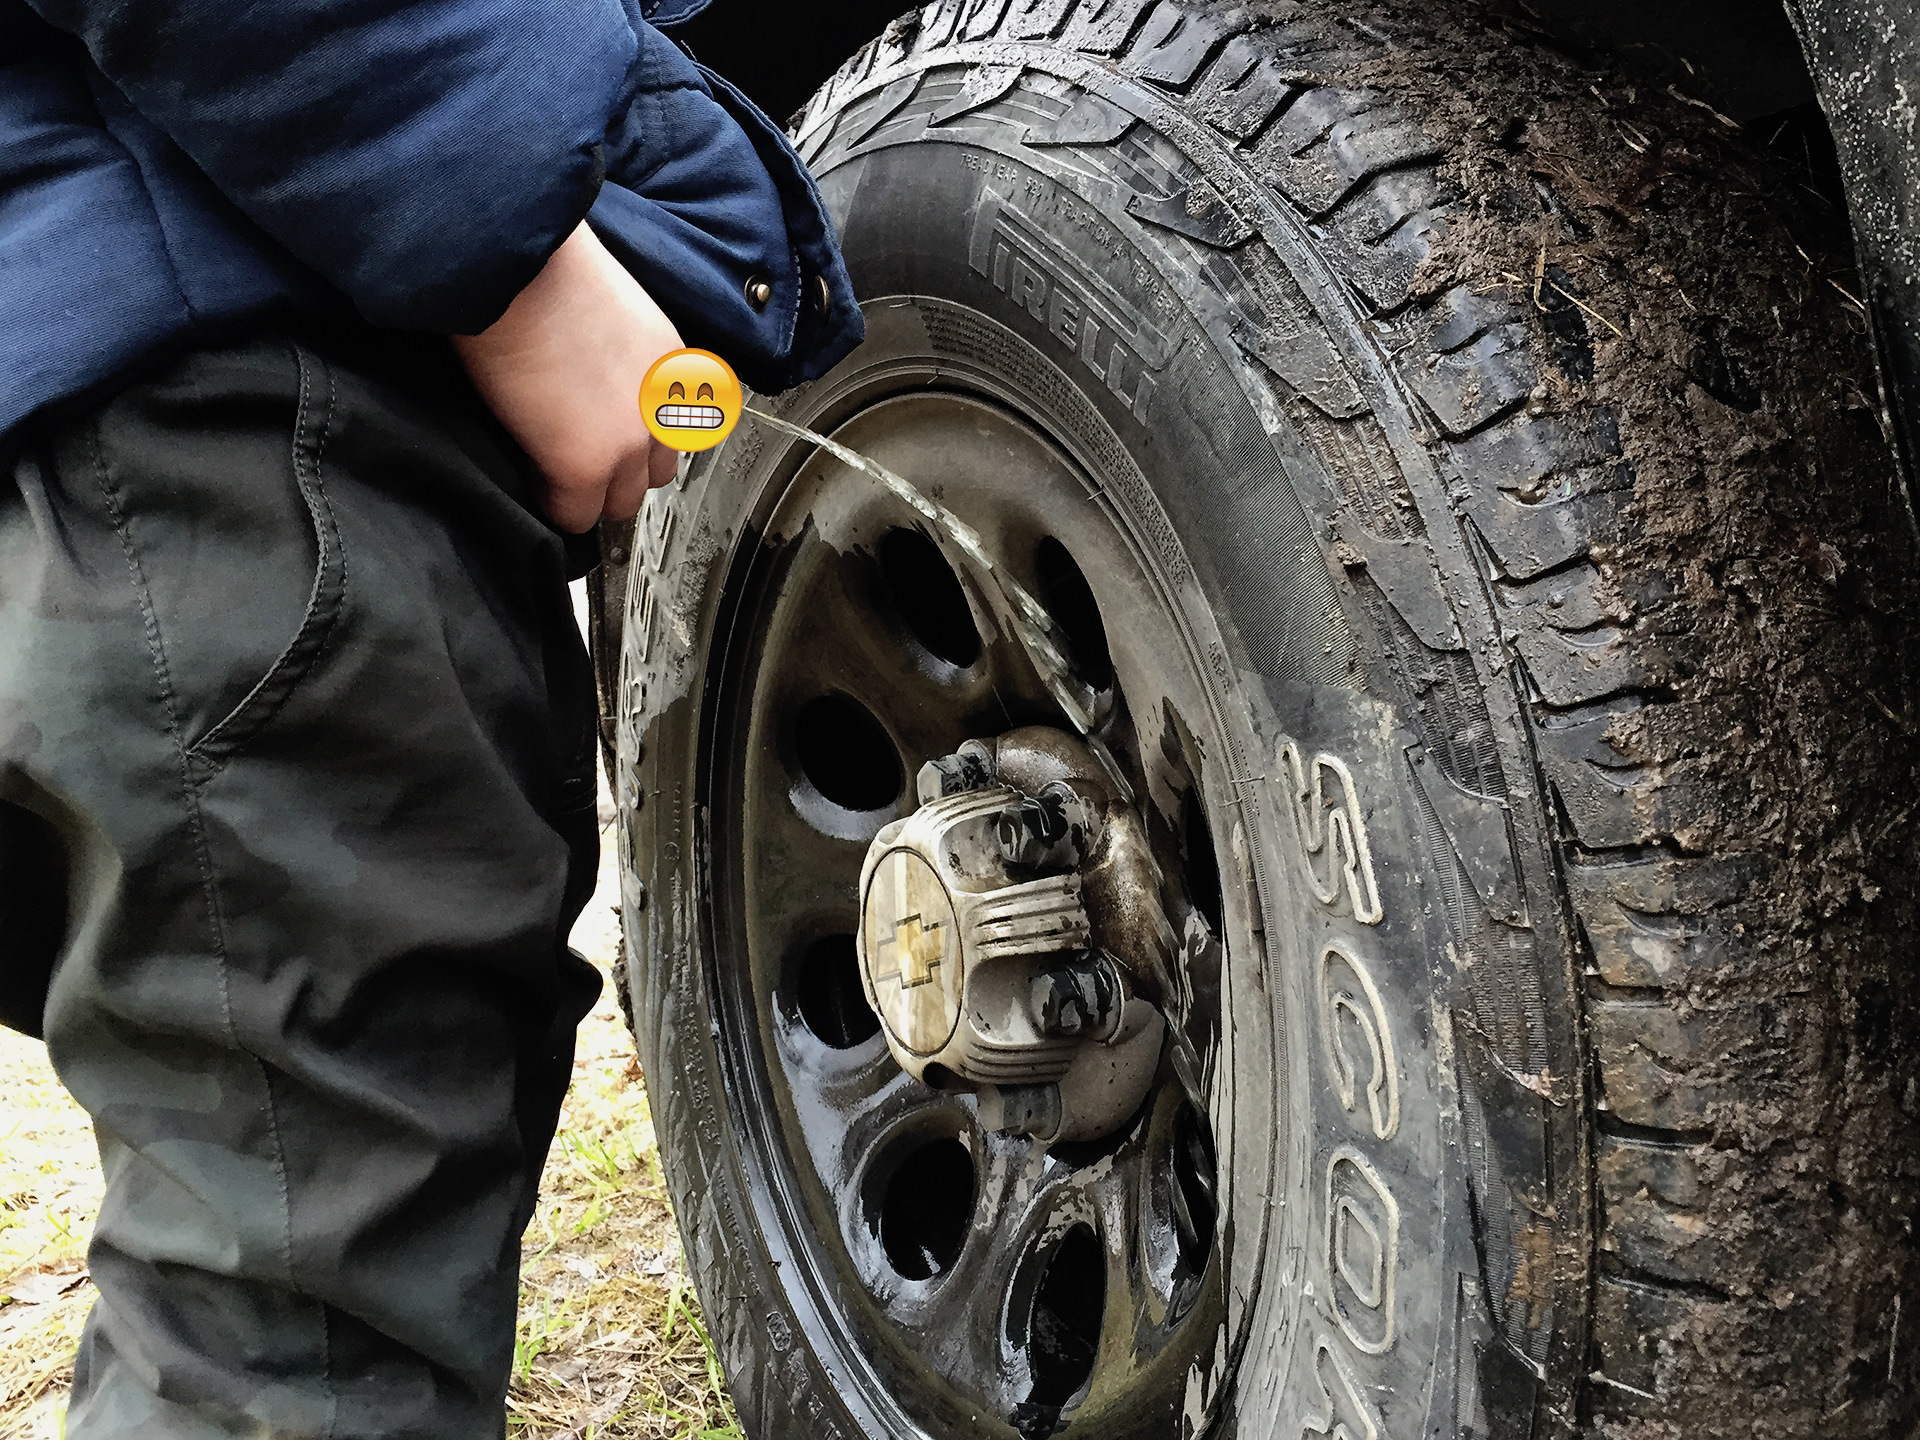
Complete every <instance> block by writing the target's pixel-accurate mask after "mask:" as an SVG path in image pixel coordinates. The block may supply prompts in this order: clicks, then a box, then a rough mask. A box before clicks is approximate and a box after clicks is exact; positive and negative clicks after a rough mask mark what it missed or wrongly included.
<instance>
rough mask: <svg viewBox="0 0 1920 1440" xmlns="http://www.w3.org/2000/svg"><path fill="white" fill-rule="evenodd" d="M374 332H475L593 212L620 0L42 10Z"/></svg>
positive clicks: (336, 0)
mask: <svg viewBox="0 0 1920 1440" xmlns="http://www.w3.org/2000/svg"><path fill="white" fill-rule="evenodd" d="M29 3H30V4H31V5H32V6H33V8H35V9H36V10H38V11H39V12H40V13H41V14H42V15H43V16H44V17H45V18H46V19H47V20H48V21H50V22H51V23H52V24H54V25H56V26H58V27H59V28H61V29H63V30H66V31H68V32H69V33H71V34H73V35H76V36H78V37H79V38H80V39H81V40H82V42H83V43H84V44H85V45H86V47H87V49H88V51H89V53H90V54H91V55H92V57H93V60H94V63H95V64H96V65H97V66H98V68H99V69H100V71H101V73H102V74H103V75H105V76H106V78H107V79H108V80H109V81H110V82H111V83H112V84H113V85H114V86H116V87H117V88H118V89H119V90H120V91H121V92H122V93H123V94H124V95H125V96H126V98H127V99H128V100H129V101H130V102H131V103H132V104H133V106H134V107H135V108H136V109H138V110H139V111H140V112H141V113H142V114H143V115H145V116H146V117H147V119H148V120H150V121H151V122H153V123H154V124H155V125H157V126H159V127H160V128H161V129H162V130H164V131H165V132H166V133H167V134H168V135H169V136H171V137H172V139H173V140H174V141H175V142H176V143H177V144H178V145H179V146H180V147H181V149H182V150H184V151H185V152H186V154H187V155H188V156H189V157H190V158H191V159H192V160H193V161H194V163H195V164H196V165H198V166H199V167H200V169H202V170H203V171H204V172H205V173H206V174H207V176H208V177H209V178H210V179H211V180H212V181H213V183H214V184H215V185H216V186H217V187H218V188H219V189H220V190H221V191H222V192H223V193H224V194H226V195H227V197H228V198H229V199H231V200H232V201H233V202H234V203H235V204H236V205H238V206H239V207H240V209H241V210H242V211H244V212H245V213H246V214H247V216H248V217H249V218H250V219H251V220H252V221H253V222H254V223H255V224H257V225H258V226H259V227H260V228H261V229H262V230H264V231H265V232H266V233H267V234H268V235H270V236H272V237H273V238H274V239H275V240H277V241H278V242H279V243H280V244H281V245H283V246H285V247H286V249H287V250H288V251H290V252H291V253H292V254H293V255H295V256H296V257H297V258H298V259H300V260H301V261H302V262H303V263H305V264H306V265H308V266H310V267H311V268H312V269H314V270H315V271H317V272H318V273H319V274H320V275H322V276H323V277H325V278H326V279H327V280H328V281H329V282H331V283H332V284H333V285H334V286H336V287H337V288H339V289H340V290H341V291H343V292H345V294H346V295H347V296H348V297H349V298H350V299H351V300H352V301H353V302H354V304H355V305H356V306H357V307H358V308H359V310H360V312H361V313H362V314H363V315H365V316H366V317H367V319H369V320H371V321H372V322H373V323H375V324H377V325H384V326H389V327H394V328H405V329H421V330H433V331H439V332H441V333H450V334H459V333H466V334H471V333H473V332H475V331H478V330H481V329H484V328H485V327H486V326H487V325H489V324H491V323H492V322H493V321H494V320H495V319H497V318H498V317H499V315H500V313H501V312H502V311H504V310H505V309H506V307H507V305H508V303H509V302H510V301H511V300H512V299H513V297H514V296H515V295H516V294H518V293H519V291H520V290H521V289H522V287H524V286H525V285H526V283H527V282H528V281H529V280H531V279H532V278H533V276H534V275H535V274H537V273H538V272H539V269H540V267H541V265H543V264H544V263H545V261H546V259H547V257H548V256H549V255H550V254H552V252H553V250H554V249H555V248H556V247H557V246H558V245H559V243H560V242H561V241H562V240H563V239H565V238H566V236H567V235H568V233H569V232H571V231H572V229H573V228H574V226H575V225H577V224H578V223H579V222H580V220H581V219H582V218H583V217H584V216H585V215H586V214H587V212H588V210H589V208H590V207H591V206H592V205H593V202H594V199H595V197H596V195H597V194H598V192H599V189H600V184H601V180H602V178H603V174H604V165H605V142H606V138H607V131H608V125H609V122H610V120H612V119H613V118H614V116H615V115H616V114H617V113H618V112H619V110H620V109H621V107H622V105H623V103H624V102H625V100H626V97H627V95H628V92H629V72H630V70H631V68H632V66H633V62H634V59H635V56H636V53H637V50H638V42H637V38H636V26H637V23H638V21H637V15H635V16H634V17H633V18H630V17H629V12H628V11H627V9H626V8H625V7H624V6H623V5H622V3H621V0H275V3H271V4H261V3H258V0H252V3H249V0H29Z"/></svg>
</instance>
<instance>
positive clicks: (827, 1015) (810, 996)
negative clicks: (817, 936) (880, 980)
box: [796, 935, 880, 1050]
mask: <svg viewBox="0 0 1920 1440" xmlns="http://www.w3.org/2000/svg"><path fill="white" fill-rule="evenodd" d="M796 988H797V990H798V997H797V998H798V999H799V1002H800V1018H801V1019H802V1020H803V1021H805V1022H806V1026H807V1028H808V1029H809V1030H811V1031H812V1032H813V1033H814V1034H815V1035H817V1036H819V1037H820V1038H821V1039H822V1040H824V1041H826V1043H827V1044H829V1045H831V1046H832V1047H833V1048H834V1049H836V1050H851V1049H852V1048H853V1047H854V1046H856V1045H860V1044H863V1043H865V1042H866V1041H868V1040H870V1039H872V1038H873V1037H874V1036H875V1035H877V1034H879V1033H880V1017H879V1016H878V1015H876V1014H874V1013H873V1007H872V1006H870V1005H869V1004H867V994H866V991H865V990H864V989H862V988H861V985H860V959H859V956H858V955H857V954H856V953H855V951H854V946H853V936H851V935H829V936H827V937H826V938H825V939H821V940H816V941H814V942H813V944H812V945H810V946H808V947H807V953H806V954H805V955H803V956H801V957H800V974H799V983H798V985H797V987H796Z"/></svg>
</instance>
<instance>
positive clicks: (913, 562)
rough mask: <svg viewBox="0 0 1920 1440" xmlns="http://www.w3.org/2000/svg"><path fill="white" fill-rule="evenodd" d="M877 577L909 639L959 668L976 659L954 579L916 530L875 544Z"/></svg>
mask: <svg viewBox="0 0 1920 1440" xmlns="http://www.w3.org/2000/svg"><path fill="white" fill-rule="evenodd" d="M880 576H881V578H882V579H883V580H884V581H885V582H886V586H887V593H888V594H889V595H891V596H892V598H893V604H894V608H895V609H896V610H897V611H899V613H900V618H901V619H902V620H904V621H905V622H906V625H907V629H909V630H911V631H912V632H913V637H914V638H915V639H916V640H918V641H919V642H920V643H921V644H922V645H924V646H926V647H927V649H928V650H930V651H932V652H933V653H934V654H935V655H937V656H939V657H940V658H941V659H942V660H945V661H946V662H947V663H948V664H950V665H958V666H960V667H961V668H962V669H964V668H965V667H967V666H969V665H971V664H973V662H974V661H976V660H978V659H979V658H980V631H979V630H978V628H976V627H975V625H974V623H973V610H972V607H970V606H969V605H968V604H967V592H966V591H965V590H963V589H962V588H961V586H960V577H959V576H958V575H956V574H954V573H953V567H952V566H951V565H949V564H948V563H947V557H946V556H944V555H942V554H941V553H940V547H939V546H937V545H935V544H934V543H933V541H931V540H929V539H928V538H927V537H926V536H925V535H923V534H921V533H920V532H919V531H918V530H892V531H889V532H888V533H887V537H886V538H885V539H884V540H882V541H881V542H880Z"/></svg>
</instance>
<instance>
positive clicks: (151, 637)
mask: <svg viewBox="0 0 1920 1440" xmlns="http://www.w3.org/2000/svg"><path fill="white" fill-rule="evenodd" d="M306 390H307V387H306V376H305V373H304V371H303V372H302V375H301V386H300V404H299V413H301V414H304V413H305V410H306V404H307V393H306ZM295 424H296V429H297V428H298V420H296V422H295ZM88 441H89V448H90V450H91V452H92V456H93V470H94V476H95V478H96V479H97V481H98V483H99V485H100V493H101V496H102V497H103V499H104V500H105V503H106V507H107V517H108V519H109V520H110V521H111V522H112V524H113V528H114V532H115V534H117V535H118V536H119V538H120V548H121V549H122V550H123V551H125V552H126V556H127V568H128V569H129V570H130V571H131V572H132V575H133V585H134V591H135V594H136V595H137V597H138V599H139V604H140V617H141V626H142V629H143V630H144V631H145V633H146V637H147V651H148V653H149V654H150V655H151V656H152V658H153V668H154V674H155V677H156V678H157V680H158V682H159V685H160V702H161V710H162V713H163V714H164V715H165V717H166V723H167V735H168V738H169V739H170V740H172V742H173V749H174V753H175V754H176V755H177V756H179V759H180V792H181V799H182V802H183V803H184V805H185V806H186V811H187V831H188V834H189V836H190V837H191V838H192V842H193V853H194V862H195V865H196V867H197V868H198V870H199V872H200V892H201V896H202V898H203V900H204V901H205V904H206V912H207V928H208V931H209V938H210V939H211V941H212V946H213V952H214V958H215V960H216V962H217V963H218V965H219V967H220V1026H221V1030H222V1031H223V1032H224V1034H225V1036H226V1039H227V1043H228V1045H229V1046H230V1047H231V1048H232V1049H233V1050H234V1051H235V1052H236V1053H238V1054H241V1055H244V1056H246V1057H247V1059H249V1060H250V1061H252V1063H253V1067H254V1069H255V1070H256V1071H257V1072H258V1073H259V1075H260V1085H261V1089H262V1090H263V1091H264V1092H265V1094H266V1102H265V1105H264V1106H263V1109H264V1111H265V1118H266V1122H267V1130H268V1133H269V1135H271V1137H272V1141H273V1170H274V1180H275V1183H277V1184H278V1185H279V1187H280V1214H281V1220H282V1231H281V1264H282V1266H283V1267H284V1269H285V1272H286V1278H287V1285H288V1288H289V1289H293V1288H294V1279H293V1198H292V1192H291V1189H290V1187H289V1186H288V1184H287V1163H286V1151H285V1147H284V1146H283V1145H282V1143H281V1139H280V1118H279V1115H278V1114H277V1113H276V1110H275V1107H274V1101H273V1082H272V1080H271V1078H270V1077H269V1075H268V1073H267V1066H266V1063H265V1062H264V1061H263V1060H262V1059H261V1058H260V1057H259V1056H258V1055H256V1054H254V1053H253V1051H251V1050H250V1049H248V1048H247V1046H246V1045H244V1044H243V1043H242V1042H241V1040H240V1032H239V1028H238V1027H237V1026H236V1025H235V1024H234V1022H233V989H232V984H231V980H230V976H231V974H232V966H231V964H230V962H229V960H228V956H227V935H226V917H225V915H224V913H223V911H222V907H221V904H220V890H219V882H218V880H217V879H216V877H215V874H214V866H213V847H212V846H211V844H209V843H208V840H207V831H206V822H205V818H204V817H203V816H202V814H201V810H200V789H199V782H198V781H197V780H196V779H195V777H194V773H193V771H194V763H193V755H192V752H191V751H189V750H188V748H187V746H186V743H185V740H184V738H183V736H182V734H181V729H180V716H179V709H178V707H177V705H176V704H175V693H174V688H173V677H172V674H171V672H170V670H169V669H168V666H167V656H166V647H165V643H164V640H163V637H162V635H161V632H160V618H159V615H158V613H157V612H156V611H155V609H154V605H153V594H152V589H151V587H150V586H149V584H148V582H147V576H146V570H145V568H144V567H143V566H142V565H141V564H140V556H139V552H138V550H137V549H136V548H135V546H134V543H133V531H132V529H131V527H130V526H129V524H128V522H127V517H126V512H125V511H124V510H123V509H122V507H121V504H120V496H119V492H118V491H116V490H115V489H114V486H113V481H112V479H111V478H110V477H109V475H108V473H107V463H106V457H105V455H104V453H103V452H102V449H101V444H100V421H99V418H98V416H96V417H95V418H94V420H93V422H92V424H91V426H90V427H89V430H88ZM313 1303H314V1304H316V1305H318V1306H319V1309H320V1315H321V1331H322V1335H323V1337H328V1338H327V1339H326V1345H327V1349H328V1351H329V1364H328V1367H327V1373H326V1374H325V1376H323V1377H322V1378H323V1382H324V1384H325V1385H326V1387H327V1432H326V1433H327V1437H328V1440H331V1436H332V1434H333V1427H334V1422H335V1418H336V1416H337V1413H338V1409H339V1397H338V1395H337V1394H336V1393H335V1391H334V1388H333V1373H332V1364H331V1340H330V1334H331V1327H330V1326H329V1325H328V1324H327V1319H326V1306H325V1305H324V1304H322V1303H321V1302H319V1301H317V1300H315V1301H313Z"/></svg>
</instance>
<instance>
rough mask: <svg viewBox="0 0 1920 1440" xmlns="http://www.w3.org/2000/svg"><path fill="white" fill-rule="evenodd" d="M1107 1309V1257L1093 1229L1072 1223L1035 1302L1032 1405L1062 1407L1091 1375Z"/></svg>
mask: <svg viewBox="0 0 1920 1440" xmlns="http://www.w3.org/2000/svg"><path fill="white" fill-rule="evenodd" d="M1106 1308H1107V1257H1106V1253H1105V1252H1104V1251H1103V1250H1101V1248H1100V1240H1099V1237H1098V1236H1096V1235H1095V1234H1094V1233H1093V1227H1092V1226H1091V1225H1075V1226H1074V1227H1073V1228H1072V1229H1071V1230H1069V1231H1067V1234H1066V1238H1065V1239H1063V1240H1062V1241H1061V1242H1060V1248H1059V1249H1058V1250H1056V1251H1054V1252H1053V1258H1052V1259H1051V1260H1049V1261H1048V1262H1047V1273H1046V1274H1045V1275H1044V1276H1043V1277H1042V1278H1041V1281H1040V1289H1039V1291H1038V1292H1037V1293H1036V1294H1035V1296H1034V1299H1033V1320H1032V1323H1031V1325H1030V1326H1029V1328H1028V1362H1029V1364H1030V1365H1031V1367H1032V1370H1033V1393H1032V1396H1031V1403H1032V1404H1034V1405H1036V1406H1045V1407H1048V1408H1049V1409H1053V1408H1057V1407H1059V1406H1062V1405H1065V1404H1066V1403H1067V1402H1068V1401H1069V1400H1071V1399H1073V1397H1074V1396H1075V1395H1077V1394H1079V1393H1080V1388H1081V1387H1082V1386H1083V1385H1085V1384H1086V1383H1087V1380H1088V1379H1089V1378H1090V1377H1091V1376H1092V1374H1093V1362H1094V1357H1095V1356H1096V1355H1097V1354H1098V1352H1099V1349H1100V1321H1101V1317H1102V1316H1103V1315H1104V1314H1105V1313H1106Z"/></svg>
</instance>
